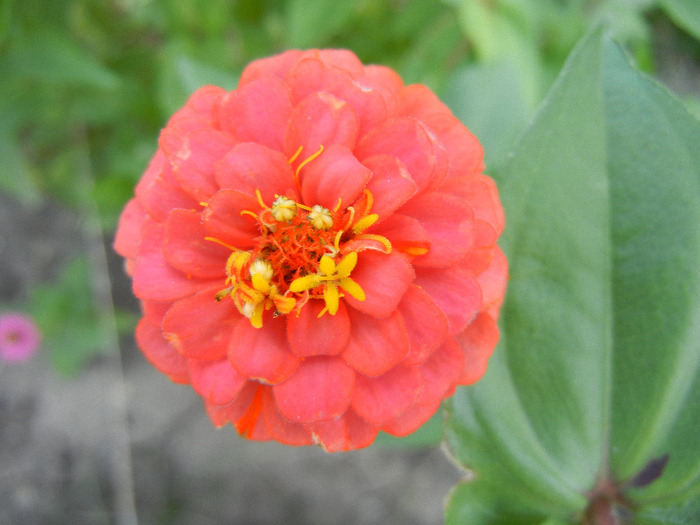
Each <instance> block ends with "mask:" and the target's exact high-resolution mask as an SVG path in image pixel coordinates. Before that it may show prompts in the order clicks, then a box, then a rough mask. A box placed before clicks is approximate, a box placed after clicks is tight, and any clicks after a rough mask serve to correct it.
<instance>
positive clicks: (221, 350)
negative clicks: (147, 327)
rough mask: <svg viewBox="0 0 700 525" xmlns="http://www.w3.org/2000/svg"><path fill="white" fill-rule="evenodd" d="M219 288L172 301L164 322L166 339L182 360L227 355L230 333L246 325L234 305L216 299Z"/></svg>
mask: <svg viewBox="0 0 700 525" xmlns="http://www.w3.org/2000/svg"><path fill="white" fill-rule="evenodd" d="M220 289H221V285H220V286H217V287H215V288H207V289H205V290H202V291H201V292H199V293H197V294H196V295H192V296H190V297H185V298H184V299H180V300H179V301H175V303H173V305H172V306H171V307H170V309H169V310H168V313H166V314H165V317H164V318H163V334H164V335H165V338H166V339H167V340H168V341H169V342H170V344H171V345H173V347H174V348H176V349H177V350H178V352H180V353H181V354H182V355H184V356H185V357H194V358H195V359H220V358H222V357H224V356H225V355H226V352H227V350H228V345H229V344H230V343H231V336H232V334H233V330H234V328H235V326H236V324H238V323H239V322H246V320H245V319H243V318H242V317H241V314H240V313H238V310H237V309H236V307H235V305H234V304H233V301H231V300H229V299H227V298H225V299H224V300H222V301H217V300H216V299H215V297H216V293H217V292H218V291H219V290H220Z"/></svg>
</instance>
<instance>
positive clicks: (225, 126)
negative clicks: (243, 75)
mask: <svg viewBox="0 0 700 525" xmlns="http://www.w3.org/2000/svg"><path fill="white" fill-rule="evenodd" d="M291 113H292V103H291V100H290V93H289V88H288V87H287V84H285V83H284V82H282V80H281V79H279V78H277V77H275V76H263V77H260V78H257V79H255V80H251V81H249V82H246V83H244V84H242V85H241V86H240V87H239V88H238V89H236V90H235V91H231V92H230V93H227V94H226V95H225V96H223V97H221V99H220V100H219V103H218V105H217V106H216V110H215V112H214V115H215V119H216V122H217V123H218V125H219V127H220V128H221V129H222V130H224V131H227V132H230V133H233V134H234V135H235V136H236V137H237V138H238V139H239V140H240V141H242V142H257V143H259V144H262V145H264V146H267V147H268V148H272V149H275V150H278V151H281V150H282V147H283V145H284V130H285V128H286V126H287V121H288V120H289V117H290V115H291Z"/></svg>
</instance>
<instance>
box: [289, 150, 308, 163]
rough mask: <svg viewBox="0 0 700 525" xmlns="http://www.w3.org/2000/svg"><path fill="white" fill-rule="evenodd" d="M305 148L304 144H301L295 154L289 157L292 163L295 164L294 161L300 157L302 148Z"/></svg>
mask: <svg viewBox="0 0 700 525" xmlns="http://www.w3.org/2000/svg"><path fill="white" fill-rule="evenodd" d="M303 149H304V146H299V149H298V150H296V152H294V155H292V157H291V158H290V159H289V163H290V164H294V161H295V160H297V159H298V158H299V155H301V150H303Z"/></svg>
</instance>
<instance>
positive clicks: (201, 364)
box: [189, 358, 246, 406]
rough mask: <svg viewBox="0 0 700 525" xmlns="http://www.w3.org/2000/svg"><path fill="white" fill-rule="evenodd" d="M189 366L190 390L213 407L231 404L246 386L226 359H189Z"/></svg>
mask: <svg viewBox="0 0 700 525" xmlns="http://www.w3.org/2000/svg"><path fill="white" fill-rule="evenodd" d="M189 366H190V380H191V381H192V388H193V389H194V391H195V392H197V393H198V394H199V395H200V396H202V397H203V398H204V399H206V400H207V401H208V402H209V403H212V404H213V405H219V406H222V405H227V404H229V403H231V402H232V401H234V400H235V399H236V397H238V394H239V392H240V391H241V389H242V388H243V387H244V386H245V384H246V380H245V379H243V378H242V377H241V376H239V375H238V374H237V373H236V371H235V370H234V369H233V368H232V367H231V363H229V362H228V359H226V358H224V359H219V360H217V361H203V360H201V359H190V363H189Z"/></svg>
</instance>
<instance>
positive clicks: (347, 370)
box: [115, 50, 507, 450]
mask: <svg viewBox="0 0 700 525" xmlns="http://www.w3.org/2000/svg"><path fill="white" fill-rule="evenodd" d="M482 169H483V164H482V150H481V147H480V145H479V143H478V142H477V140H476V139H475V138H474V137H473V136H472V135H471V134H470V133H469V131H467V129H466V128H465V127H464V126H463V125H461V124H460V123H459V121H458V120H457V119H456V118H455V117H454V116H453V115H452V114H451V113H450V111H449V110H448V109H447V108H446V107H445V106H444V105H443V104H442V103H441V102H440V101H439V100H438V99H437V98H436V97H435V95H433V93H432V92H431V91H430V90H428V89H427V88H426V87H424V86H420V85H412V86H404V85H403V83H402V81H401V79H400V78H399V77H398V76H397V75H396V74H395V73H394V72H393V71H392V70H390V69H388V68H385V67H379V66H363V65H362V63H360V61H359V60H358V59H357V57H356V56H355V55H353V54H352V53H351V52H349V51H338V50H321V51H318V50H314V51H306V52H301V51H289V52H286V53H283V54H281V55H278V56H274V57H271V58H267V59H263V60H258V61H255V62H253V63H252V64H250V65H249V66H248V67H247V68H246V69H245V70H244V71H243V74H242V76H241V80H240V84H239V87H238V89H236V90H234V91H231V92H226V91H224V90H222V89H219V88H216V87H205V88H202V89H200V90H199V91H197V92H196V93H195V94H194V95H192V97H191V98H190V100H189V101H188V102H187V104H186V105H185V107H184V108H182V109H181V110H180V111H178V112H177V113H176V114H175V115H174V116H173V117H172V119H171V120H170V122H169V123H168V125H167V126H166V127H165V129H164V130H163V131H162V133H161V136H160V141H159V148H158V151H157V153H156V154H155V156H154V157H153V159H152V161H151V163H150V165H149V167H148V169H147V170H146V172H145V173H144V175H143V177H142V179H141V181H140V182H139V184H138V186H137V187H136V192H135V193H136V197H135V198H134V199H132V200H131V201H130V202H129V203H128V204H127V206H126V208H125V210H124V212H123V214H122V217H121V221H120V224H119V229H118V231H117V237H116V241H115V247H116V250H117V251H118V252H119V253H120V254H122V255H123V256H125V257H126V258H127V270H128V272H129V274H130V275H132V276H133V288H134V293H135V294H136V296H137V297H138V298H139V299H141V302H142V305H143V312H144V316H143V318H142V319H141V321H140V322H139V324H138V327H137V330H136V337H137V340H138V343H139V345H140V347H141V349H142V350H143V352H144V354H145V355H146V357H147V358H148V359H149V360H150V361H151V362H152V363H153V365H154V366H155V367H156V368H158V369H159V370H161V371H162V372H164V373H165V374H167V375H168V376H170V378H171V379H172V380H173V381H176V382H180V383H190V384H191V385H192V388H193V389H194V390H195V391H196V392H197V393H198V394H199V395H201V396H202V397H203V398H204V403H205V405H206V408H207V411H208V414H209V416H210V417H211V419H212V421H213V422H214V423H215V424H216V425H224V424H225V423H227V422H231V423H233V425H234V426H235V427H236V429H237V430H238V431H239V432H240V433H241V434H242V435H244V436H246V437H248V438H251V439H260V440H266V439H275V440H277V441H280V442H283V443H288V444H293V445H306V444H311V443H318V444H320V445H321V446H323V447H324V448H325V449H327V450H348V449H354V448H359V447H364V446H367V445H369V444H370V443H372V441H373V440H374V438H375V436H376V435H377V433H378V432H379V431H380V430H384V431H386V432H388V433H390V434H394V435H399V436H401V435H405V434H408V433H410V432H412V431H414V430H416V429H417V428H418V427H419V426H420V425H421V424H423V423H424V422H425V421H426V420H427V419H428V418H429V417H430V416H431V415H432V414H433V413H435V411H436V410H437V409H438V407H439V405H440V402H441V401H442V400H443V399H444V398H445V397H447V396H450V395H451V394H452V393H453V392H454V389H455V387H456V385H458V384H469V383H472V382H474V381H476V380H477V379H479V378H480V377H481V375H482V374H483V373H484V370H485V368H486V362H487V360H488V357H489V355H490V354H491V352H492V350H493V348H494V346H495V344H496V341H497V339H498V329H497V328H496V323H495V320H496V317H497V315H498V310H499V307H500V304H501V300H502V297H503V293H504V287H505V281H506V271H507V265H506V261H505V258H504V257H503V253H502V252H501V251H500V249H499V248H498V246H497V245H496V240H497V238H498V236H499V234H500V233H501V230H502V229H503V211H502V209H501V206H500V204H499V201H498V195H497V192H496V188H495V186H494V183H493V181H492V180H491V179H490V178H488V177H486V176H485V175H483V174H481V170H482Z"/></svg>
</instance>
